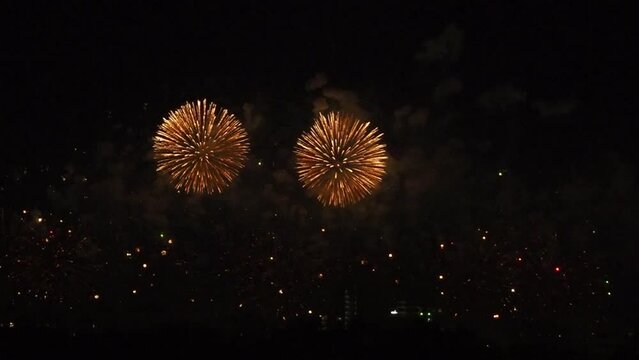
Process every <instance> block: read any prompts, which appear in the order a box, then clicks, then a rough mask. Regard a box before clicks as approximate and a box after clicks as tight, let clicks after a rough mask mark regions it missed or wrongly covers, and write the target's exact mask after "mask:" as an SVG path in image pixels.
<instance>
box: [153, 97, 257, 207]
mask: <svg viewBox="0 0 639 360" xmlns="http://www.w3.org/2000/svg"><path fill="white" fill-rule="evenodd" d="M248 151H249V141H248V134H247V132H246V130H245V129H244V127H243V126H242V124H241V123H240V121H239V120H238V119H237V118H236V117H235V116H234V115H232V114H231V113H229V112H228V111H227V110H226V109H222V108H220V107H219V106H217V105H215V104H213V103H210V102H207V101H206V100H203V101H199V100H198V101H197V102H192V103H186V104H184V105H183V106H182V107H180V108H179V109H177V110H174V111H171V112H170V113H169V116H168V118H165V119H164V121H163V123H162V124H161V125H160V128H159V129H158V131H157V133H156V136H155V137H154V138H153V152H154V158H155V160H156V162H157V171H158V172H160V173H163V174H166V175H167V176H168V177H169V180H170V181H171V183H172V184H173V185H174V186H175V188H176V189H177V190H178V191H180V190H184V191H185V192H186V193H197V194H212V193H215V192H217V193H220V192H222V191H223V189H224V188H226V187H228V186H229V185H230V183H231V181H232V180H233V179H234V178H235V177H236V176H237V174H238V173H239V171H240V170H241V169H242V168H243V167H244V163H245V161H246V159H247V154H248Z"/></svg>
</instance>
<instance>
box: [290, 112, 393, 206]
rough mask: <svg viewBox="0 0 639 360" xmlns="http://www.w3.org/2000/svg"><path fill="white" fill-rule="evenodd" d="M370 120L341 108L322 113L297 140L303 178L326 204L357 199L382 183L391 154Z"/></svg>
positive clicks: (299, 171)
mask: <svg viewBox="0 0 639 360" xmlns="http://www.w3.org/2000/svg"><path fill="white" fill-rule="evenodd" d="M369 124H370V123H368V122H362V121H360V120H359V119H357V118H356V117H354V116H353V115H349V114H344V113H339V112H331V113H328V114H326V115H324V114H318V116H317V117H316V119H315V123H314V124H313V126H311V129H310V130H309V131H308V132H305V133H303V134H302V136H301V137H300V138H299V139H298V140H297V146H296V148H295V155H296V157H297V171H298V173H299V177H300V181H301V182H302V184H303V185H304V187H305V188H307V189H309V190H310V191H311V192H312V193H313V194H315V195H316V196H317V198H318V200H319V201H320V202H322V203H323V204H324V205H332V206H342V207H343V206H346V205H349V204H352V203H355V202H357V201H359V200H361V199H362V198H364V197H365V196H366V195H369V194H371V192H372V191H373V190H374V189H375V188H377V187H378V186H379V183H380V182H381V180H382V176H383V175H384V167H385V164H386V159H387V156H386V150H385V145H384V144H383V143H382V142H381V137H382V134H381V133H380V132H379V130H378V129H377V128H372V129H371V128H369Z"/></svg>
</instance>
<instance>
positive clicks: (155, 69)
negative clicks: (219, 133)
mask: <svg viewBox="0 0 639 360" xmlns="http://www.w3.org/2000/svg"><path fill="white" fill-rule="evenodd" d="M553 4H554V3H553V2H551V1H536V2H530V3H525V4H523V3H522V4H520V3H519V2H515V3H512V2H508V1H490V2H487V3H486V4H484V5H483V6H481V7H478V6H468V5H467V4H465V2H459V1H443V2H432V3H431V2H408V3H405V4H395V3H393V2H381V3H377V2H375V4H368V3H366V4H364V3H351V2H344V3H342V2H334V3H333V2H313V3H310V2H309V3H306V2H302V3H300V4H296V3H294V2H291V3H290V4H281V3H278V4H277V5H271V4H267V3H265V2H261V1H252V2H238V3H235V2H234V3H233V5H229V4H217V3H216V4H208V5H206V6H202V4H198V5H180V6H177V5H171V6H168V5H160V4H153V5H151V4H146V5H141V4H126V5H124V4H120V5H114V4H111V3H110V2H99V3H98V4H96V3H92V4H90V5H88V4H84V3H82V2H72V3H71V4H67V5H66V6H58V5H54V4H39V5H38V6H35V5H33V6H30V5H24V4H20V5H18V4H17V3H14V4H5V5H3V7H5V9H3V16H4V18H5V19H6V20H5V21H3V25H2V26H3V31H2V32H3V45H2V56H1V57H0V60H1V61H2V62H1V67H0V70H1V71H2V73H1V74H2V80H3V84H4V85H3V93H4V94H5V96H3V97H2V109H3V111H2V114H1V116H2V129H3V132H4V131H11V132H12V134H13V135H14V136H11V139H8V140H11V143H10V144H11V146H12V147H13V146H15V145H18V146H23V145H26V147H25V148H26V149H28V148H29V147H30V146H32V145H34V144H36V143H40V142H41V144H42V145H44V146H49V145H53V144H55V142H53V143H52V142H51V141H59V140H53V139H52V137H55V136H57V135H61V136H62V135H64V136H66V137H71V138H74V137H83V136H84V135H85V134H92V135H93V134H94V132H95V130H96V129H100V128H101V127H102V126H104V124H101V123H100V120H98V119H100V116H101V115H102V113H103V112H104V111H109V110H111V111H113V110H116V109H118V108H126V107H135V106H139V105H140V104H141V103H143V102H151V103H157V102H168V103H169V104H175V103H179V102H181V101H182V100H185V99H192V98H197V97H201V96H209V97H212V98H218V99H224V100H228V102H233V103H237V102H241V101H244V100H245V99H248V98H251V97H254V96H255V95H256V94H268V95H269V96H272V97H275V98H284V97H290V95H289V94H290V93H294V92H296V91H301V90H302V89H303V88H302V86H303V84H304V83H305V81H306V80H308V79H309V78H310V77H312V76H313V75H314V74H316V73H319V72H324V73H326V74H327V75H328V76H329V78H330V79H332V80H333V81H334V82H336V84H335V85H339V86H343V87H349V88H356V89H366V88H367V87H376V88H381V89H385V91H384V94H383V96H382V98H383V101H387V103H386V104H383V105H386V106H391V104H392V105H395V104H397V103H398V102H401V101H404V100H405V97H406V94H410V93H412V92H413V91H412V90H414V88H412V87H414V86H416V85H415V82H414V81H411V77H412V76H414V71H413V70H414V68H415V66H416V64H415V61H414V56H415V54H416V52H417V51H418V49H419V46H420V44H421V43H422V42H423V41H425V40H426V39H428V38H430V37H432V36H433V35H434V34H437V33H438V32H440V31H441V29H443V28H444V27H445V26H446V25H447V24H449V23H452V22H455V23H457V24H459V25H460V26H461V27H462V28H463V29H464V31H465V42H464V53H465V54H466V56H464V58H463V60H462V61H463V66H462V69H463V70H462V71H463V72H464V75H465V77H466V78H467V79H473V80H474V81H472V83H473V84H476V85H475V86H481V84H483V83H488V82H500V81H509V82H512V83H514V84H516V85H517V86H519V87H522V88H525V89H526V90H527V91H528V92H529V93H530V94H531V95H532V96H535V97H579V98H581V99H584V101H587V102H591V101H593V102H594V103H595V104H596V106H598V111H599V112H598V113H597V115H598V116H593V119H584V121H585V122H590V121H597V120H596V119H595V118H597V117H599V116H605V114H606V113H615V114H618V113H619V110H620V109H619V108H620V107H622V108H625V107H627V106H628V105H627V104H625V103H626V102H627V97H626V96H624V91H623V90H622V88H620V86H621V85H620V84H621V83H622V82H623V81H624V80H625V79H626V78H628V77H629V75H630V74H629V73H626V71H628V70H629V69H630V66H629V61H630V60H629V59H628V57H626V56H624V53H625V52H626V50H625V48H624V46H625V41H626V40H627V36H629V30H630V29H629V26H628V23H627V22H625V21H624V19H625V18H626V17H627V14H624V12H623V9H618V10H614V9H611V10H608V9H606V11H603V9H599V8H597V7H595V6H592V5H587V4H584V5H581V6H578V7H573V6H570V5H553ZM635 73H636V71H635ZM612 102H615V103H614V105H613V104H612ZM69 128H70V129H69ZM21 144H23V145H21ZM27 144H28V145H27ZM3 149H6V148H5V147H4V146H3Z"/></svg>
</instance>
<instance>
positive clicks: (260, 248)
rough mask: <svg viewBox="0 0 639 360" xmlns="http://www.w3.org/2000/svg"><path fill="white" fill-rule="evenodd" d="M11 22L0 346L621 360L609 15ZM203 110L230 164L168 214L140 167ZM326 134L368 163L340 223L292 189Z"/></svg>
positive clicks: (628, 73) (623, 332) (622, 138)
mask: <svg viewBox="0 0 639 360" xmlns="http://www.w3.org/2000/svg"><path fill="white" fill-rule="evenodd" d="M17 3H18V2H15V3H14V4H3V5H1V6H0V13H1V14H2V15H0V20H1V21H0V34H1V35H0V40H1V42H0V85H1V90H0V95H1V96H0V134H2V137H1V139H2V141H1V142H0V155H2V161H1V162H0V211H1V212H0V215H1V217H0V221H1V224H0V334H2V336H3V337H4V338H7V339H9V338H12V336H13V338H16V339H25V338H28V337H30V336H42V338H45V337H48V336H49V335H46V334H50V335H51V336H53V338H55V339H65V341H67V343H68V344H75V345H72V346H76V345H77V346H81V345H82V344H85V343H86V341H89V340H87V339H96V338H100V337H101V336H102V337H107V335H108V336H114V337H117V336H123V335H121V334H130V333H133V332H135V333H136V334H146V335H145V336H147V337H146V338H145V339H147V340H145V341H149V342H150V343H153V341H158V339H164V338H165V336H170V335H167V334H173V333H175V334H178V333H180V334H181V333H182V332H181V331H182V330H178V329H191V331H194V330H192V329H198V331H199V334H208V333H209V332H211V333H215V334H216V336H220V337H222V338H224V339H237V338H246V337H249V338H250V337H253V338H259V339H272V341H273V342H274V343H277V341H281V342H284V343H285V341H284V340H282V339H283V337H285V336H290V332H291V331H294V332H296V333H297V335H296V336H298V338H297V339H298V340H299V341H310V340H309V339H317V338H321V339H324V340H325V341H331V340H327V339H333V340H334V341H338V342H339V341H345V340H339V339H346V338H348V339H350V338H357V337H358V336H359V337H362V338H366V337H367V336H369V335H370V333H369V332H370V331H371V330H370V329H373V328H374V329H377V330H376V332H375V334H377V335H376V336H380V337H383V336H386V335H379V334H387V333H388V334H390V333H392V334H393V335H388V336H395V337H396V338H402V337H404V338H413V337H414V338H421V339H431V340H424V341H427V342H428V341H430V343H431V344H436V343H437V342H435V341H434V340H432V339H433V338H438V339H439V338H443V339H447V340H445V341H442V344H444V343H446V342H447V341H448V342H449V343H452V344H455V343H469V344H470V343H472V345H468V347H469V349H479V350H480V351H484V353H483V354H484V355H486V356H496V357H499V356H504V357H519V356H524V355H526V354H528V355H530V356H531V358H533V357H534V356H536V355H535V354H538V353H534V350H531V349H539V346H538V345H539V344H543V346H542V349H543V351H552V350H553V349H554V350H557V349H560V350H561V351H567V352H569V353H570V354H579V356H582V358H584V357H583V356H591V357H592V358H607V357H614V356H622V357H625V356H631V355H632V356H637V347H636V344H635V342H636V341H637V340H636V337H637V331H638V328H637V324H638V322H639V314H638V312H637V310H636V303H637V300H638V299H637V297H636V296H635V295H634V292H635V287H636V284H637V283H638V281H639V270H638V267H637V265H636V264H637V261H636V257H637V254H638V250H639V247H638V245H637V234H639V223H638V221H637V219H638V218H639V207H638V205H637V204H639V202H638V201H639V194H638V193H637V190H636V185H637V170H638V169H637V163H638V160H639V159H638V156H637V154H639V152H637V150H636V146H635V141H636V128H637V125H636V121H635V119H634V117H635V116H636V115H635V114H636V113H635V112H634V111H633V108H634V105H635V104H634V101H633V100H631V96H632V94H635V93H636V81H634V80H632V79H633V78H636V76H637V71H636V62H634V61H633V60H632V59H631V57H630V54H631V53H632V51H631V50H630V49H631V46H630V44H632V43H633V40H631V39H632V37H631V33H632V31H633V29H632V26H631V14H632V12H631V11H628V9H623V8H621V7H620V8H617V9H613V8H606V9H604V8H599V7H598V6H595V5H592V4H590V3H589V2H583V3H581V2H580V3H578V4H571V5H568V4H566V5H557V4H555V3H556V2H552V1H531V2H527V3H525V4H524V2H513V1H488V2H484V4H483V5H482V6H481V7H479V6H470V5H468V4H466V2H462V1H435V2H427V1H423V2H414V3H413V2H407V3H404V4H401V3H400V2H385V1H382V2H372V1H371V2H330V1H328V2H296V3H294V2H291V3H279V4H278V5H275V4H272V3H271V2H267V1H247V2H242V1H237V2H229V3H228V4H218V3H214V2H206V3H200V4H188V5H180V6H178V5H176V4H173V5H162V4H155V3H151V2H148V3H146V4H138V3H137V2H136V3H135V4H133V3H132V4H122V5H114V4H111V2H106V1H98V2H87V3H85V2H79V1H78V2H75V1H71V2H67V3H65V4H64V5H62V4H55V3H50V4H49V3H43V4H37V5H36V4H17ZM593 3H594V2H593ZM229 4H232V5H229ZM633 21H634V20H633ZM631 63H632V65H631ZM201 99H207V100H209V101H212V102H214V103H216V104H218V105H220V106H222V107H224V108H227V109H229V111H230V112H231V113H233V114H235V115H236V116H237V118H238V119H239V120H240V121H241V123H242V124H243V126H244V127H245V128H246V131H247V132H248V137H249V140H250V144H251V146H250V152H249V155H248V159H247V160H246V164H245V167H244V168H243V169H242V170H241V171H240V173H239V175H238V177H237V178H235V179H234V180H233V182H232V184H231V186H230V187H229V188H227V189H225V190H224V191H223V192H222V193H221V194H213V195H197V194H185V193H184V192H177V191H176V189H175V188H174V187H173V186H172V185H171V183H170V182H169V181H168V179H167V177H166V176H164V175H163V174H162V173H159V172H157V171H156V162H155V161H154V158H153V137H154V135H155V133H156V131H157V130H158V127H159V125H160V124H161V123H162V121H163V118H165V117H167V116H168V113H169V111H171V110H174V109H177V108H179V107H180V106H181V105H183V104H184V103H186V102H190V101H196V100H201ZM328 111H342V112H345V113H349V114H354V115H355V116H357V117H358V118H361V119H363V120H365V121H370V122H371V124H372V125H373V126H375V127H378V128H379V130H380V131H381V132H382V133H383V137H382V139H383V142H384V143H385V144H386V150H387V152H388V157H389V158H388V161H387V164H386V174H385V176H384V177H383V178H382V181H381V184H380V186H379V188H378V189H377V190H376V191H374V192H373V193H372V194H371V195H370V196H367V197H366V198H365V199H363V200H362V201H359V202H357V203H356V204H353V205H351V206H347V207H345V208H339V207H331V206H324V205H323V204H322V203H320V202H319V201H318V200H317V199H316V198H315V197H314V196H313V195H312V194H310V193H309V192H308V191H306V190H305V188H304V187H303V186H302V184H301V183H300V181H299V179H298V174H297V172H296V163H295V155H294V147H295V144H296V141H297V139H298V137H299V136H300V134H302V132H304V131H306V130H307V129H308V128H309V127H310V126H311V124H312V122H313V118H314V116H315V115H316V114H317V113H318V112H328ZM159 329H161V330H159ZM398 331H400V332H401V334H404V335H401V336H400V335H398V334H399V333H398ZM43 334H45V335H43ZM113 334H119V335H113ZM149 334H155V335H149ZM282 334H289V335H282ZM327 334H330V335H327ZM202 336H204V337H205V335H202ZM327 336H334V338H327ZM185 338H188V337H185ZM371 338H373V337H371ZM69 339H71V340H69ZM73 339H78V340H73ZM335 339H337V340H335ZM91 341H95V340H91ZM114 341H115V340H114ZM229 341H231V340H229ZM232 341H235V340H232ZM269 341H270V340H269ZM370 341H371V342H373V341H372V340H370ZM78 344H79V345H78ZM341 344H342V345H344V342H342V343H341ZM70 346H71V345H70ZM362 346H365V345H362ZM433 346H435V345H433ZM442 346H444V345H442ZM521 349H527V350H521ZM298 350H299V353H298V355H299V356H302V357H303V352H304V349H303V348H300V349H298ZM440 350H441V351H442V353H446V349H445V348H444V347H442V348H441V349H440ZM296 351H297V350H296ZM469 351H471V350H469ZM518 351H523V353H519V352H518ZM531 351H532V352H531ZM536 351H542V350H536ZM531 354H532V355H531Z"/></svg>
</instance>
